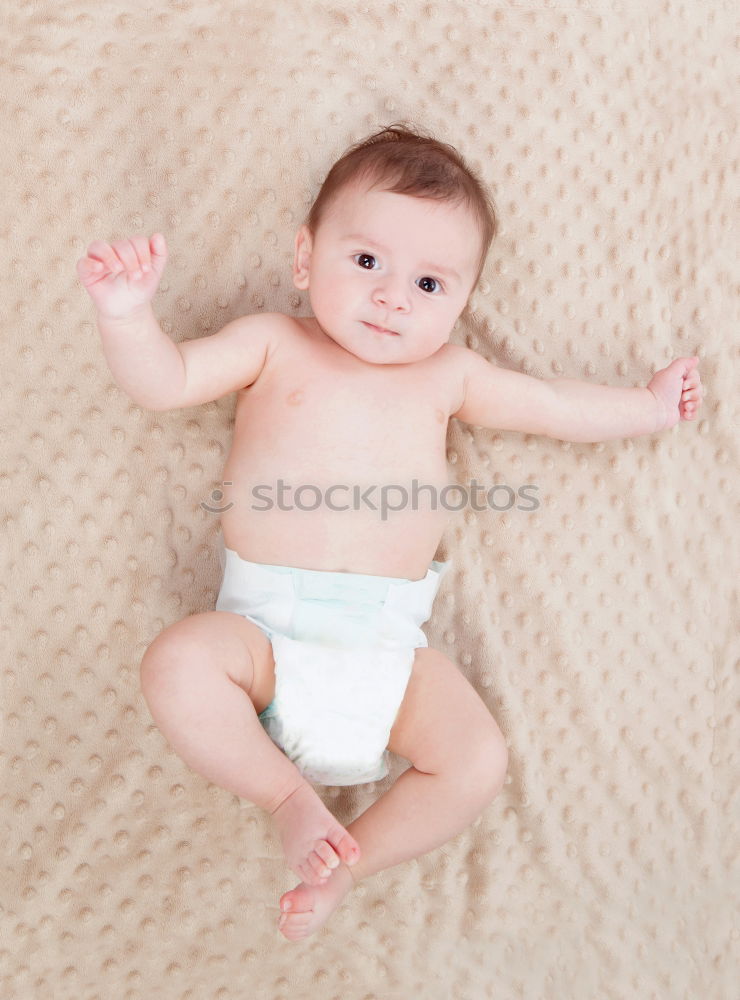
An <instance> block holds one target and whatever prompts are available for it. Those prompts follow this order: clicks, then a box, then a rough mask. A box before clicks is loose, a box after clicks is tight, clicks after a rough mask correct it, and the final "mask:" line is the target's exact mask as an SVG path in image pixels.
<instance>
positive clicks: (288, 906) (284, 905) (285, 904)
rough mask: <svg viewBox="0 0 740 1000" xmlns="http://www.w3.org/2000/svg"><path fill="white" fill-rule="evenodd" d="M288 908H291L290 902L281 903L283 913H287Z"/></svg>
mask: <svg viewBox="0 0 740 1000" xmlns="http://www.w3.org/2000/svg"><path fill="white" fill-rule="evenodd" d="M290 907H291V902H290V900H287V901H286V902H285V903H283V910H284V911H285V912H286V913H287V912H288V910H289V909H290Z"/></svg>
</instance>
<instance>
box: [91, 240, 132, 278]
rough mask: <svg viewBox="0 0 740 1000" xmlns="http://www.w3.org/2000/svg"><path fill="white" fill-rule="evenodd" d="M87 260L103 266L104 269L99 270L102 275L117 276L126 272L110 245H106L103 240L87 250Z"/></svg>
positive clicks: (96, 241)
mask: <svg viewBox="0 0 740 1000" xmlns="http://www.w3.org/2000/svg"><path fill="white" fill-rule="evenodd" d="M87 259H89V260H90V261H92V262H95V261H99V262H100V263H101V264H103V265H104V267H103V268H99V269H98V270H99V271H100V272H101V273H105V272H108V273H109V274H113V275H115V274H120V273H121V271H125V270H126V269H125V267H124V265H123V264H122V263H121V261H120V260H119V258H118V257H117V256H116V252H115V250H114V249H113V247H112V246H111V245H110V243H104V242H103V241H102V240H95V241H94V242H93V243H91V244H90V246H89V247H88V248H87Z"/></svg>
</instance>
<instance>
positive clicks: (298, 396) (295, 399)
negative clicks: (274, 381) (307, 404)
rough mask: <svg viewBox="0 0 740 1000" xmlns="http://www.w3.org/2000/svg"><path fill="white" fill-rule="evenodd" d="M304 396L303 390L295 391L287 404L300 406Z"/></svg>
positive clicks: (289, 396)
mask: <svg viewBox="0 0 740 1000" xmlns="http://www.w3.org/2000/svg"><path fill="white" fill-rule="evenodd" d="M303 396H304V392H303V389H294V390H293V392H291V393H290V394H289V395H288V397H287V399H286V402H287V404H288V406H300V404H301V403H302V402H303Z"/></svg>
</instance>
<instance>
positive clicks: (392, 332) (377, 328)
mask: <svg viewBox="0 0 740 1000" xmlns="http://www.w3.org/2000/svg"><path fill="white" fill-rule="evenodd" d="M362 323H363V325H364V326H368V327H370V329H371V330H375V332H376V333H385V334H387V335H388V336H389V337H400V336H401V335H400V333H396V331H395V330H386V328H385V327H384V326H375V324H374V323H366V322H365V320H362Z"/></svg>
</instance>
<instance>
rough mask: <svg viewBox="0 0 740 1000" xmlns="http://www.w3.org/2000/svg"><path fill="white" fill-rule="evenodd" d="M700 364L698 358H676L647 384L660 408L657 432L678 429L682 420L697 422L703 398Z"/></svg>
mask: <svg viewBox="0 0 740 1000" xmlns="http://www.w3.org/2000/svg"><path fill="white" fill-rule="evenodd" d="M698 364H699V358H698V357H696V356H694V357H692V358H677V359H676V360H675V361H671V363H670V364H669V365H668V367H667V368H662V369H661V370H660V371H659V372H656V373H655V375H653V377H652V378H651V379H650V381H649V382H648V389H650V391H651V392H652V394H653V395H654V396H655V398H656V399H657V400H658V404H659V407H660V413H659V417H658V427H657V430H668V429H669V428H671V427H675V425H676V424H677V423H678V422H679V420H695V419H696V417H697V414H698V412H699V408H700V407H701V402H702V396H703V394H704V387H703V386H702V384H701V376H700V375H699V369H698V367H697V365H698Z"/></svg>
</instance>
